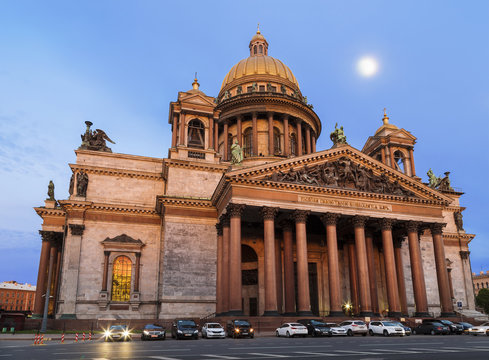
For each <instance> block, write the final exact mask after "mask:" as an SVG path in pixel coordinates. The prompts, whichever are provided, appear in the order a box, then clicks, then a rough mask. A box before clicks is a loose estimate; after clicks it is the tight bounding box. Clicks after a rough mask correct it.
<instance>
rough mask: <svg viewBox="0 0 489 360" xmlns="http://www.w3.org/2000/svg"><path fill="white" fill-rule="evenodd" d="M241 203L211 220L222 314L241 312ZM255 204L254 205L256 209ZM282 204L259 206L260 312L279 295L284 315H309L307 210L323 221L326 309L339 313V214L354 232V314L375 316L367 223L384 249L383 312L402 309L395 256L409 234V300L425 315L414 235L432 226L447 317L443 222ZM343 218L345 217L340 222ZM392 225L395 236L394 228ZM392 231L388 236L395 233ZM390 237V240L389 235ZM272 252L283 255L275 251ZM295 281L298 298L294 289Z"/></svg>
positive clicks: (275, 305)
mask: <svg viewBox="0 0 489 360" xmlns="http://www.w3.org/2000/svg"><path fill="white" fill-rule="evenodd" d="M246 207H247V206H246V205H244V204H234V203H231V204H229V205H228V206H227V210H226V213H225V214H223V215H222V216H221V217H220V221H219V223H218V224H217V225H216V228H217V238H218V262H217V269H218V271H217V307H216V313H217V314H220V315H229V316H231V315H233V316H234V315H243V309H242V300H241V292H242V284H241V281H242V279H241V244H242V241H241V224H242V214H243V211H244V209H245V208H246ZM254 210H257V209H254ZM284 210H285V209H283V210H282V209H278V208H270V207H262V208H261V210H260V213H261V216H262V219H263V235H264V236H263V242H264V248H265V256H264V262H265V264H264V265H265V266H264V271H265V286H264V288H265V293H264V295H265V311H264V313H263V315H265V316H266V315H278V314H279V312H282V311H280V310H282V309H279V304H281V303H282V302H281V299H279V297H283V300H284V307H283V313H284V314H288V315H292V314H297V315H298V316H306V315H312V313H311V305H310V304H311V302H310V301H311V300H310V292H309V272H308V245H307V244H308V240H307V238H308V236H307V230H306V222H307V218H308V216H311V215H316V216H319V217H320V219H321V221H322V222H323V224H324V227H325V230H326V231H325V236H326V248H327V261H328V282H329V315H330V316H344V312H343V305H344V302H345V301H344V299H342V293H341V283H340V279H341V276H340V265H339V255H338V246H339V245H341V244H340V243H339V241H338V232H339V229H338V228H337V225H338V222H339V221H340V219H343V220H346V224H348V225H347V226H348V227H349V228H350V229H351V228H353V236H351V238H349V239H347V240H346V241H344V242H343V249H344V251H346V252H347V254H348V258H349V260H348V264H349V274H350V296H351V300H352V302H353V312H354V313H356V314H359V315H361V316H373V315H377V314H379V312H380V311H379V299H378V291H379V290H380V289H378V288H377V279H376V273H375V269H374V264H373V253H374V242H375V239H374V235H373V231H372V229H373V228H377V229H380V234H381V235H380V237H381V244H382V245H381V246H382V251H383V253H384V256H383V258H384V268H385V276H386V290H387V302H388V316H392V317H399V316H401V315H408V309H407V300H406V298H407V296H406V285H405V282H404V268H403V263H402V257H401V243H402V240H400V241H399V230H401V231H402V235H401V237H402V238H404V237H407V241H408V246H409V257H410V265H411V276H412V284H413V292H414V301H415V306H416V309H415V316H420V317H427V316H430V314H429V312H428V300H427V293H426V284H425V277H424V270H423V265H422V257H421V248H420V243H419V241H420V233H421V232H422V231H424V229H428V228H429V229H430V231H431V235H432V241H433V247H434V258H435V263H436V275H437V283H438V290H439V297H440V305H441V316H453V315H454V311H453V304H452V300H451V293H450V288H451V286H450V280H449V276H448V271H447V268H446V265H445V250H444V245H443V240H442V230H443V227H444V224H442V223H421V222H417V221H405V220H402V221H401V220H399V221H397V220H395V219H389V218H372V217H366V216H353V217H352V216H345V215H341V214H337V213H325V214H311V213H310V212H309V211H305V210H295V211H293V212H290V211H288V212H284ZM279 213H281V215H285V216H286V217H287V220H282V221H281V222H280V227H281V229H282V242H283V259H284V264H283V269H281V268H280V266H279V267H278V268H277V264H276V261H277V260H276V259H277V256H276V252H280V251H281V249H280V248H277V247H276V243H275V219H276V218H277V217H278V214H279ZM344 223H345V222H344ZM394 224H396V230H397V232H396V234H394V232H393V226H394ZM293 228H295V235H296V236H295V240H296V252H295V255H296V261H297V284H294V282H295V279H294V261H293V260H294V256H293V255H294V254H293ZM393 234H394V235H393ZM394 238H396V239H395V240H394ZM278 258H281V256H280V255H279V256H278ZM277 271H283V275H284V279H283V280H284V284H283V293H280V291H278V288H277V277H280V275H281V274H277ZM296 285H297V304H296V300H295V299H296V294H295V289H296Z"/></svg>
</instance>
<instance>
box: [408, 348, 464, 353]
mask: <svg viewBox="0 0 489 360" xmlns="http://www.w3.org/2000/svg"><path fill="white" fill-rule="evenodd" d="M409 350H420V351H424V352H426V353H431V352H435V353H438V352H441V353H447V352H459V351H458V350H443V349H423V348H409Z"/></svg>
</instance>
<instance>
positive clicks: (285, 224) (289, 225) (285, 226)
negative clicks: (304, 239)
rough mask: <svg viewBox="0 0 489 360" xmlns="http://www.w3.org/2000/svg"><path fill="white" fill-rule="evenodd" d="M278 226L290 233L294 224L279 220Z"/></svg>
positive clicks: (286, 220)
mask: <svg viewBox="0 0 489 360" xmlns="http://www.w3.org/2000/svg"><path fill="white" fill-rule="evenodd" d="M279 226H280V227H281V228H282V230H283V231H292V229H293V227H294V224H293V223H292V221H290V220H288V219H284V220H281V221H280V223H279Z"/></svg>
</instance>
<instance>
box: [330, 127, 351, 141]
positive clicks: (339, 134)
mask: <svg viewBox="0 0 489 360" xmlns="http://www.w3.org/2000/svg"><path fill="white" fill-rule="evenodd" d="M329 138H330V139H331V141H332V142H333V145H338V144H347V142H346V136H345V132H344V131H343V126H341V127H340V128H339V129H338V123H336V124H335V126H334V131H333V132H332V133H331V135H329Z"/></svg>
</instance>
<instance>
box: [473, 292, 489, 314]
mask: <svg viewBox="0 0 489 360" xmlns="http://www.w3.org/2000/svg"><path fill="white" fill-rule="evenodd" d="M475 303H476V304H477V306H480V307H481V308H483V309H484V312H485V313H486V314H489V289H480V290H479V293H478V294H477V296H476V297H475Z"/></svg>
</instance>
